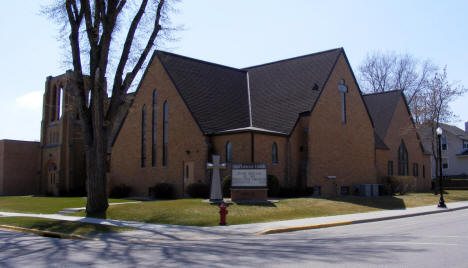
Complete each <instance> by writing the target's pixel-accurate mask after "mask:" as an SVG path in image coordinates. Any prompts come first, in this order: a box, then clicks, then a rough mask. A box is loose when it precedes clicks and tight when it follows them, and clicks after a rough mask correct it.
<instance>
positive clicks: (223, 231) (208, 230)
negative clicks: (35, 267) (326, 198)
mask: <svg viewBox="0 0 468 268" xmlns="http://www.w3.org/2000/svg"><path fill="white" fill-rule="evenodd" d="M447 207H448V208H447V209H440V208H438V207H437V206H436V205H431V206H424V207H415V208H407V209H397V210H382V211H373V212H366V213H355V214H345V215H338V216H327V217H316V218H306V219H297V220H286V221H276V222H265V223H252V224H239V225H228V226H212V227H196V226H179V225H167V224H151V223H142V222H132V221H119V220H106V219H97V218H86V217H75V216H64V215H59V214H28V213H12V212H0V216H7V217H8V216H20V217H38V218H46V219H55V220H65V221H79V222H86V223H95V224H105V225H112V226H120V227H131V228H135V229H138V231H128V232H120V233H106V234H100V235H98V236H97V238H101V239H119V240H137V241H146V240H148V241H149V240H156V239H175V240H188V239H213V238H223V237H225V236H226V235H227V234H230V235H236V234H237V235H254V234H271V233H279V232H288V231H297V230H304V229H314V228H324V227H331V226H338V225H347V224H357V223H364V222H372V221H381V220H389V219H397V218H404V217H412V216H420V215H426V214H433V213H443V212H450V211H454V210H458V209H466V208H468V201H463V202H454V203H447ZM227 220H228V223H229V216H228V218H227Z"/></svg>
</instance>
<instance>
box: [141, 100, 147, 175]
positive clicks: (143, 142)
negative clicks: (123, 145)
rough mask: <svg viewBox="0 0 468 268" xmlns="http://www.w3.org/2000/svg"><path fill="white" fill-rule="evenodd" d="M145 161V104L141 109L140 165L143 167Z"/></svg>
mask: <svg viewBox="0 0 468 268" xmlns="http://www.w3.org/2000/svg"><path fill="white" fill-rule="evenodd" d="M145 162H146V105H143V108H142V109H141V167H142V168H144V167H145V164H146V163H145Z"/></svg>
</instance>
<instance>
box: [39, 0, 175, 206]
mask: <svg viewBox="0 0 468 268" xmlns="http://www.w3.org/2000/svg"><path fill="white" fill-rule="evenodd" d="M166 12H167V3H166V1H165V0H150V1H148V0H141V1H139V4H135V3H134V2H130V3H127V1H126V0H57V1H56V2H55V4H54V5H52V6H50V7H48V8H46V9H45V13H46V14H47V15H48V16H49V17H51V18H52V19H54V20H56V21H57V22H59V23H61V24H62V26H63V31H64V32H66V33H68V34H69V36H68V39H69V47H70V49H71V59H72V64H73V74H74V80H73V86H74V88H75V90H76V91H75V92H76V94H77V102H78V112H79V115H80V120H81V123H82V131H83V136H84V140H85V151H86V171H87V180H88V181H87V192H88V198H87V204H86V211H87V213H95V212H104V211H106V209H107V207H108V202H107V195H106V179H105V176H106V156H107V148H108V142H109V141H110V137H111V132H112V131H111V130H112V129H113V127H114V124H116V121H117V120H116V119H117V118H118V117H119V113H120V112H121V111H122V109H121V108H122V107H123V105H124V102H125V95H126V94H127V92H128V90H129V88H130V87H131V85H132V83H133V82H134V80H135V78H136V76H137V74H138V73H139V71H140V70H141V69H142V67H143V66H144V64H145V62H146V59H147V56H148V54H149V53H150V52H151V51H152V50H153V49H154V45H155V42H156V40H157V37H158V36H160V35H161V33H162V32H163V30H164V28H163V27H162V26H161V24H162V22H164V19H165V15H166V14H167V13H166ZM125 19H127V20H128V23H125V22H122V21H125ZM124 26H127V27H124ZM124 28H125V29H124ZM118 34H122V37H123V38H122V40H124V42H119V40H120V38H116V35H118ZM139 36H141V37H142V38H144V41H143V43H142V44H143V45H142V46H139V44H141V43H139V42H138V41H141V39H138V38H137V37H139ZM119 50H120V53H118V52H117V53H116V51H119ZM116 54H118V55H120V56H119V57H116V58H117V60H116V61H115V66H114V65H113V64H112V63H113V62H112V60H113V57H112V56H113V55H116ZM85 71H87V72H89V81H90V83H89V85H87V87H89V88H85V75H84V72H85ZM111 71H112V73H111ZM106 75H107V76H108V77H113V83H112V84H111V86H109V89H110V90H111V91H110V92H111V97H110V101H108V96H107V92H106V91H107V88H108V87H107V80H106ZM88 90H90V92H91V93H90V100H89V103H88V101H87V99H88V97H87V91H88Z"/></svg>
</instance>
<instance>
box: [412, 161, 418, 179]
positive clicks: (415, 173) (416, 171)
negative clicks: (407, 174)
mask: <svg viewBox="0 0 468 268" xmlns="http://www.w3.org/2000/svg"><path fill="white" fill-rule="evenodd" d="M413 176H415V177H416V178H417V177H418V176H419V166H418V163H413Z"/></svg>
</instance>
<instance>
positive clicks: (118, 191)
mask: <svg viewBox="0 0 468 268" xmlns="http://www.w3.org/2000/svg"><path fill="white" fill-rule="evenodd" d="M131 191H132V188H131V187H130V186H128V185H125V184H123V183H122V184H119V185H116V186H114V187H113V188H112V189H111V191H110V194H109V196H110V197H111V198H124V197H128V196H129V195H130V192H131Z"/></svg>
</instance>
